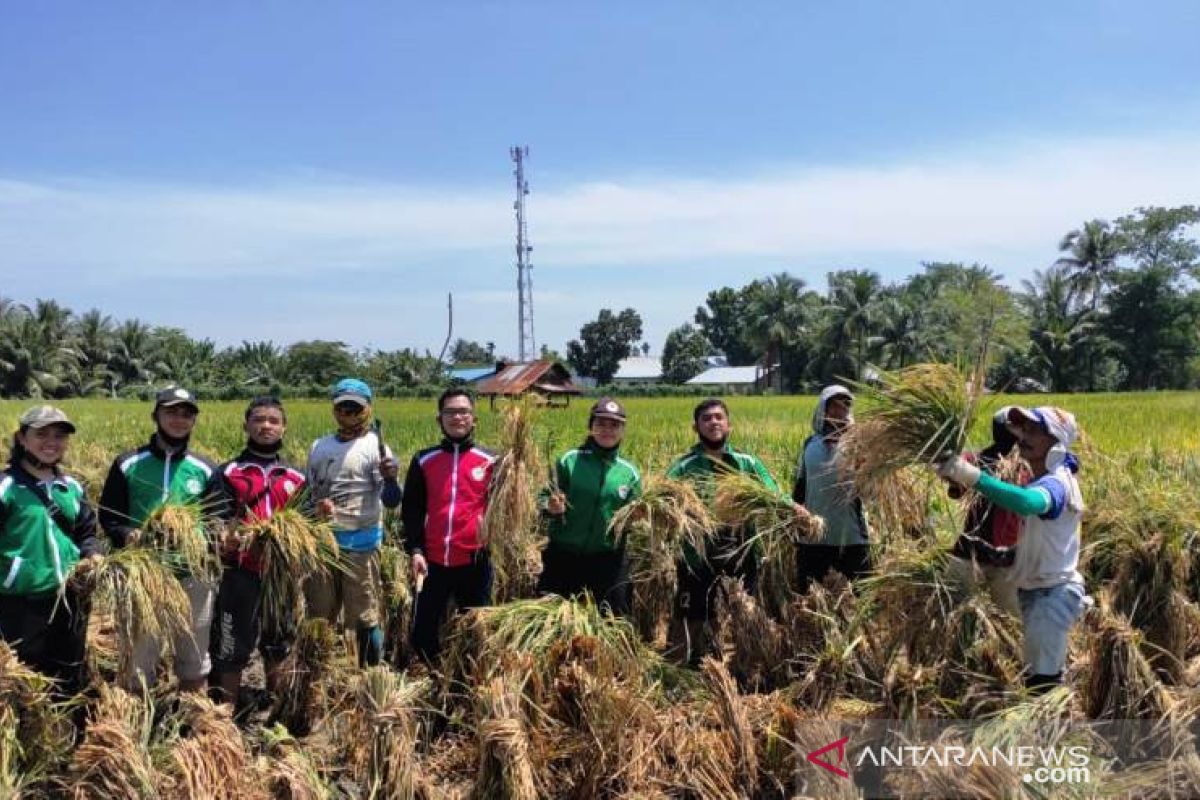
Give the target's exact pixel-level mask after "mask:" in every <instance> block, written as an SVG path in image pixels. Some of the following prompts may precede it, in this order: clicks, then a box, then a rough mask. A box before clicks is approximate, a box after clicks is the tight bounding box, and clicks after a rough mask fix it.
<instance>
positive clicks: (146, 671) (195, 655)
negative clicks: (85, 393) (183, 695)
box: [100, 386, 229, 691]
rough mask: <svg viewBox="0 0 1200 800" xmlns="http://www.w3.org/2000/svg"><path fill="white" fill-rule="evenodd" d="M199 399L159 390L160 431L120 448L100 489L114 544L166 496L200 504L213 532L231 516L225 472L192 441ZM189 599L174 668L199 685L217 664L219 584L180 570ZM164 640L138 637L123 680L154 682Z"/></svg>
mask: <svg viewBox="0 0 1200 800" xmlns="http://www.w3.org/2000/svg"><path fill="white" fill-rule="evenodd" d="M199 414H200V407H199V406H198V405H197V404H196V398H195V396H194V395H193V394H192V393H191V392H189V391H188V390H187V389H183V388H180V387H176V386H171V387H167V388H166V389H163V390H162V391H161V392H159V393H158V394H157V395H156V396H155V398H154V410H153V411H152V412H151V414H150V416H151V419H153V420H154V425H155V432H154V434H153V435H152V436H151V437H150V441H149V443H147V444H145V445H142V446H141V447H139V448H138V449H136V450H131V451H129V452H126V453H122V454H121V455H119V456H117V458H116V460H115V461H114V462H113V464H112V466H111V467H110V468H109V470H108V478H107V479H106V480H105V481H104V490H103V492H102V493H101V495H100V526H101V527H102V528H103V529H104V531H105V533H107V534H108V536H109V539H111V540H112V544H113V546H114V547H124V546H126V545H128V544H132V543H134V542H136V541H137V540H138V539H140V538H141V536H142V532H141V530H140V528H141V526H142V525H143V524H145V522H146V519H147V518H148V517H149V516H150V514H152V513H153V512H154V511H156V510H157V509H158V508H159V507H161V506H163V505H165V504H167V503H172V504H177V505H193V504H194V505H198V506H199V507H200V510H201V513H202V516H203V519H204V523H203V524H204V528H205V533H206V534H207V535H208V536H209V537H211V538H213V539H216V538H217V537H219V536H220V535H221V534H222V533H223V531H224V522H223V520H224V518H225V517H227V516H228V513H229V510H228V504H227V503H226V500H225V493H224V485H223V483H222V481H221V476H220V473H219V472H218V471H217V468H216V465H214V464H213V463H212V462H211V461H209V460H208V459H206V458H204V457H202V456H199V455H197V454H195V453H193V452H192V451H191V450H189V449H188V445H189V442H190V441H191V435H192V429H193V428H195V426H196V417H197V416H198V415H199ZM179 582H180V583H181V584H182V585H183V589H184V592H185V593H186V594H187V596H188V601H189V604H190V607H191V613H190V616H191V625H190V627H191V630H190V631H189V632H185V633H183V634H181V635H179V636H177V637H176V639H175V641H174V643H173V650H174V653H175V674H176V676H178V678H179V688H180V690H182V691H200V690H201V689H202V688H203V687H204V682H205V678H206V677H207V676H208V673H209V671H210V669H211V668H212V662H211V660H210V658H209V655H208V643H209V633H210V629H211V626H212V613H213V599H214V596H215V594H216V587H215V586H213V585H211V584H209V583H207V582H206V581H204V580H202V579H200V578H199V577H197V576H193V575H181V576H179ZM161 645H162V643H161V642H158V641H155V640H154V639H151V638H145V639H143V640H141V641H139V642H135V643H134V646H133V649H134V652H133V654H132V659H131V663H132V667H133V670H132V673H131V674H129V675H125V676H123V681H122V682H123V683H124V684H125V686H126V688H130V689H136V688H137V687H138V686H139V685H140V684H141V683H142V682H144V683H145V684H146V685H147V686H152V685H153V684H154V682H155V667H156V666H157V663H158V656H159V651H160V649H161Z"/></svg>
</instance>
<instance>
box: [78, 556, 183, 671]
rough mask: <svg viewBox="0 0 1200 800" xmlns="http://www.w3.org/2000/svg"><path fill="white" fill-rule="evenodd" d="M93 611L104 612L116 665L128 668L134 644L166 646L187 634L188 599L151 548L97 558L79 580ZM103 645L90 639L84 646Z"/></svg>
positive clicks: (129, 667)
mask: <svg viewBox="0 0 1200 800" xmlns="http://www.w3.org/2000/svg"><path fill="white" fill-rule="evenodd" d="M83 587H84V591H85V592H88V593H89V594H90V595H91V601H92V608H93V613H99V614H101V615H104V614H109V615H111V617H112V621H113V625H114V627H115V634H116V649H117V669H118V671H119V672H120V673H121V674H122V675H127V674H129V672H130V669H131V666H132V665H131V659H132V657H133V647H134V643H135V642H140V641H143V640H146V639H149V640H153V641H156V642H159V643H160V644H162V645H164V646H166V647H167V648H170V647H171V645H172V642H174V641H175V637H176V636H180V635H186V634H190V632H191V603H190V602H189V601H188V597H187V594H186V593H185V592H184V590H183V586H182V585H180V583H179V580H178V579H177V578H176V577H175V575H174V573H173V572H172V571H171V570H170V568H168V567H167V566H165V565H164V564H163V563H162V561H160V560H159V558H158V556H157V555H156V554H155V553H154V551H153V550H151V549H149V548H146V547H125V548H122V549H120V550H117V551H114V552H113V553H110V554H109V555H108V556H106V557H105V558H104V559H103V560H101V561H100V562H99V563H98V564H97V565H96V566H95V567H94V568H92V569H91V570H89V571H88V572H87V573H86V576H85V577H84V578H83ZM98 643H103V641H102V640H99V639H90V640H89V645H95V644H98Z"/></svg>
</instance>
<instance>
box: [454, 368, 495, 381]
mask: <svg viewBox="0 0 1200 800" xmlns="http://www.w3.org/2000/svg"><path fill="white" fill-rule="evenodd" d="M495 373H496V368H495V367H455V368H454V369H451V370H449V371H448V372H447V373H446V374H448V375H449V376H450V377H451V378H454V379H455V380H460V381H477V380H479V379H480V378H486V377H487V376H488V375H494V374H495Z"/></svg>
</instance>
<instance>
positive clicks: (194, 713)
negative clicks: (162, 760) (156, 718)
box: [163, 693, 257, 800]
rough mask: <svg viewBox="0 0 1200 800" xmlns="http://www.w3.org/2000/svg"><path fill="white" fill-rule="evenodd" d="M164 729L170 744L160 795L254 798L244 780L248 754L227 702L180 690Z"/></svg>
mask: <svg viewBox="0 0 1200 800" xmlns="http://www.w3.org/2000/svg"><path fill="white" fill-rule="evenodd" d="M164 727H165V728H167V729H168V730H167V732H166V734H165V738H166V739H167V740H168V741H170V742H171V745H170V751H169V753H168V755H167V757H166V764H165V766H164V770H163V771H164V773H165V775H164V778H165V780H164V783H165V784H166V786H165V789H164V793H166V794H170V795H172V796H175V797H187V798H195V800H242V798H247V797H253V792H254V791H255V789H256V788H257V787H255V786H254V785H253V783H252V782H250V781H249V780H248V779H249V778H251V777H252V773H251V772H250V771H249V766H250V753H249V751H248V749H247V747H246V743H245V741H244V740H243V739H242V734H241V731H239V730H238V727H237V725H235V724H234V722H233V717H232V709H231V708H230V707H229V706H227V705H221V706H218V705H214V704H213V703H212V701H210V700H209V699H208V698H206V697H201V696H199V695H195V694H188V693H185V694H181V695H180V696H179V707H178V709H177V710H176V711H174V712H173V713H172V714H170V715H169V716H168V718H167V719H166V720H165V721H164Z"/></svg>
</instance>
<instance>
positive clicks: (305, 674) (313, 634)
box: [271, 619, 353, 736]
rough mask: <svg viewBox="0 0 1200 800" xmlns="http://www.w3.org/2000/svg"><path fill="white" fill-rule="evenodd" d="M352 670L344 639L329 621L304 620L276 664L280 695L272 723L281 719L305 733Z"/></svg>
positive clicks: (342, 689) (340, 690)
mask: <svg viewBox="0 0 1200 800" xmlns="http://www.w3.org/2000/svg"><path fill="white" fill-rule="evenodd" d="M352 669H353V667H352V665H351V661H350V657H349V655H348V654H347V652H346V648H345V642H343V641H341V640H340V639H339V638H338V636H337V635H336V634H335V633H334V630H333V627H332V626H331V625H330V624H329V622H328V620H324V619H309V620H306V621H305V622H304V624H303V625H301V626H300V631H299V634H298V635H297V637H296V641H295V644H294V645H293V646H292V651H291V652H290V653H288V656H287V658H286V659H284V661H283V664H281V665H280V667H279V674H280V676H281V680H280V685H279V690H278V691H279V695H278V699H277V701H276V703H275V707H274V708H273V709H272V710H271V722H272V723H274V722H282V723H283V724H284V725H286V726H287V728H288V730H290V731H292V732H294V733H296V734H297V735H300V736H307V735H308V734H309V733H310V732H312V731H313V729H314V728H315V726H316V724H317V723H318V722H319V721H320V720H321V719H323V718H325V717H326V716H328V714H329V713H330V711H331V710H332V709H333V707H334V705H335V704H336V702H337V700H338V698H339V697H340V696H341V695H342V693H344V692H345V691H346V686H347V679H346V676H347V674H348V673H349V672H350V671H351V670H352Z"/></svg>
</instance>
